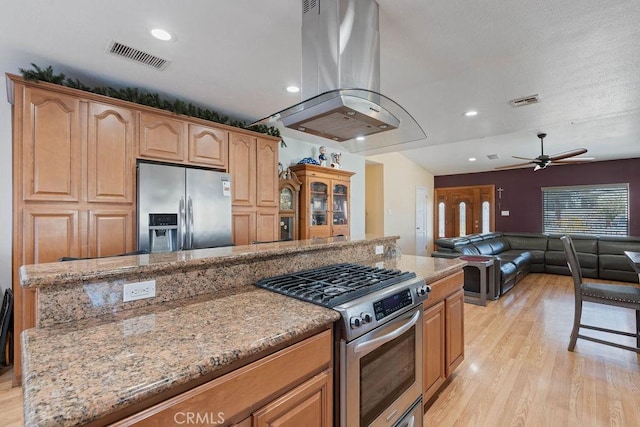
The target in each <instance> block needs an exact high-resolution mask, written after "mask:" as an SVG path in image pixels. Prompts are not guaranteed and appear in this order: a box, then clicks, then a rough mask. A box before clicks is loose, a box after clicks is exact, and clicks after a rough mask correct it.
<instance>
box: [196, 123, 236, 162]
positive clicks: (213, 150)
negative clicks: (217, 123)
mask: <svg viewBox="0 0 640 427" xmlns="http://www.w3.org/2000/svg"><path fill="white" fill-rule="evenodd" d="M228 150H229V132H227V131H226V130H223V129H217V128H213V127H208V126H202V125H196V124H189V150H188V151H189V163H193V164H197V165H202V166H209V167H212V168H218V169H224V170H227V165H228V163H229V154H228Z"/></svg>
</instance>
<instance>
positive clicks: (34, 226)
mask: <svg viewBox="0 0 640 427" xmlns="http://www.w3.org/2000/svg"><path fill="white" fill-rule="evenodd" d="M78 226H79V212H78V211H77V210H75V209H60V208H56V207H52V206H27V207H25V208H24V210H23V228H22V234H23V239H24V241H23V245H24V246H23V249H24V256H23V263H24V264H40V263H43V262H55V261H57V260H58V258H60V257H63V256H72V257H79V256H81V253H80V239H79V236H78V235H79V228H78Z"/></svg>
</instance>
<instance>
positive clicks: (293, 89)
mask: <svg viewBox="0 0 640 427" xmlns="http://www.w3.org/2000/svg"><path fill="white" fill-rule="evenodd" d="M287 92H290V93H298V92H300V88H299V87H298V86H289V87H287Z"/></svg>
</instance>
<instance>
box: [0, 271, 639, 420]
mask: <svg viewBox="0 0 640 427" xmlns="http://www.w3.org/2000/svg"><path fill="white" fill-rule="evenodd" d="M583 320H584V321H592V322H593V323H595V322H597V323H599V324H601V325H605V326H607V325H608V326H615V327H618V328H626V329H627V330H629V331H632V330H633V326H634V321H635V317H634V314H633V312H632V311H631V310H624V309H619V308H615V307H607V306H602V305H594V304H589V303H586V304H585V308H584V317H583ZM572 321H573V288H572V282H571V278H570V277H568V276H556V275H546V274H530V275H528V276H527V277H525V279H524V280H523V281H522V282H520V283H519V284H518V285H516V287H515V288H513V289H512V290H511V291H509V293H507V295H505V296H504V297H502V298H501V299H500V300H498V301H491V302H489V303H488V305H487V306H486V307H480V306H476V305H471V304H465V342H466V347H465V361H464V362H463V363H462V365H461V366H460V367H458V369H457V370H456V372H455V373H454V375H453V377H452V379H451V381H450V382H449V383H448V384H447V385H446V386H445V388H444V389H443V390H442V392H441V394H440V395H439V396H438V397H437V399H436V400H435V401H434V402H433V404H432V405H431V406H430V407H429V409H428V410H427V412H426V414H425V417H424V421H425V426H439V427H440V426H447V427H449V426H464V427H466V426H491V427H494V426H527V425H528V426H545V427H546V426H580V427H582V426H598V427H599V426H640V356H639V355H638V354H636V353H633V352H630V351H625V350H620V349H616V348H613V347H608V346H603V345H600V344H596V343H592V342H588V341H584V340H578V344H577V346H576V351H575V352H573V353H571V352H569V351H567V344H568V342H569V333H570V331H571V323H572ZM622 339H623V340H627V342H628V344H630V345H632V344H633V340H632V339H630V338H629V339H627V338H624V337H622ZM22 424H23V418H22V392H21V389H20V388H11V371H9V372H7V373H4V374H3V375H1V376H0V425H2V426H21V425H22Z"/></svg>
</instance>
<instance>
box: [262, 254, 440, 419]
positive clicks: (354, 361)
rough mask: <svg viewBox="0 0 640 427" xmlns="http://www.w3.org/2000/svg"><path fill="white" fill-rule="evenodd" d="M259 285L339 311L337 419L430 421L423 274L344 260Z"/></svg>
mask: <svg viewBox="0 0 640 427" xmlns="http://www.w3.org/2000/svg"><path fill="white" fill-rule="evenodd" d="M257 285H258V286H260V287H263V288H266V289H270V290H273V291H275V292H280V293H283V294H285V295H289V296H293V297H295V298H298V299H302V300H304V301H309V302H312V303H314V304H320V305H324V306H326V307H330V308H332V309H334V310H337V311H338V312H339V313H340V314H341V321H340V322H338V323H337V325H336V334H335V336H336V345H335V351H336V356H335V358H334V359H335V364H336V366H335V369H334V372H335V374H336V380H335V382H334V384H335V385H336V386H337V389H336V390H335V391H336V393H335V397H336V399H335V410H336V419H335V424H336V425H337V426H340V427H369V426H373V427H377V426H385V427H421V426H422V366H423V362H422V357H423V341H422V328H423V326H422V322H423V319H422V316H423V314H422V311H423V308H422V303H423V301H424V300H426V299H427V298H428V296H429V291H430V290H431V289H430V287H429V286H427V285H426V284H425V281H424V279H423V278H421V277H416V275H415V273H410V272H401V271H399V270H387V269H383V268H376V267H368V266H362V265H355V264H338V265H332V266H327V267H321V268H318V269H314V270H306V271H302V272H298V273H293V274H287V275H284V276H278V277H273V278H269V279H264V280H260V281H259V282H258V283H257Z"/></svg>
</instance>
